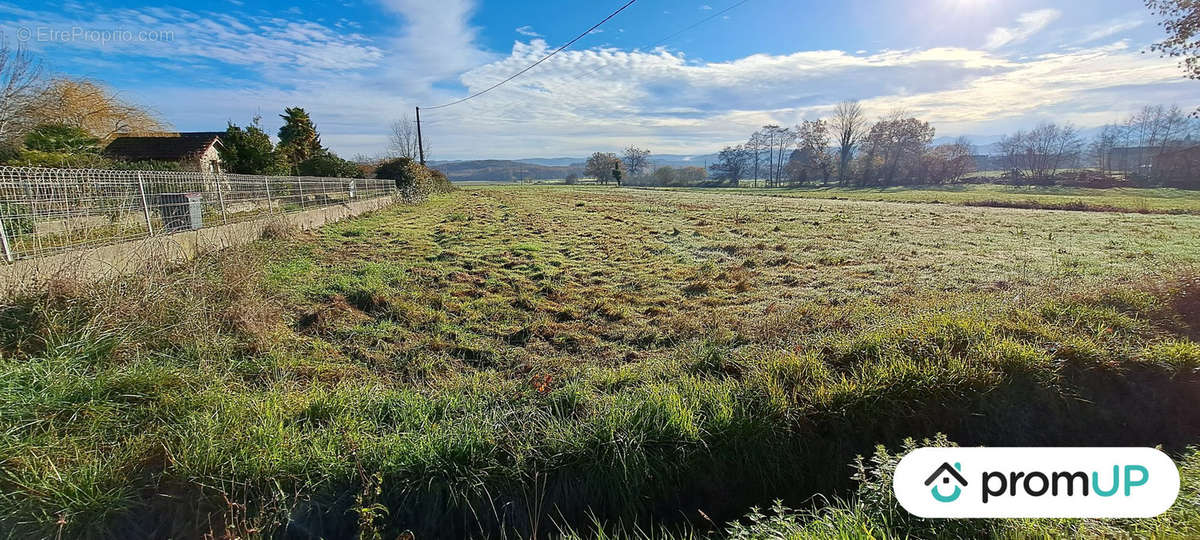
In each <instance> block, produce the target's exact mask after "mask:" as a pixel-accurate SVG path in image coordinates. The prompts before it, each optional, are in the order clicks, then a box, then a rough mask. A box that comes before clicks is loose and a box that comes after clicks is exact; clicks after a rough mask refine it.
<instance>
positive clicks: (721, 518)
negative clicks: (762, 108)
mask: <svg viewBox="0 0 1200 540" xmlns="http://www.w3.org/2000/svg"><path fill="white" fill-rule="evenodd" d="M1009 189H1010V188H1000V187H995V186H973V187H971V188H965V189H963V190H936V189H919V190H910V191H905V190H899V189H894V190H770V191H761V192H754V191H752V190H749V189H741V190H736V191H730V190H708V191H697V190H686V191H682V190H680V191H675V190H651V189H616V188H612V187H607V188H605V187H574V188H572V187H564V186H484V187H472V188H469V189H463V190H460V191H457V192H455V193H452V194H449V195H445V196H438V197H436V198H434V199H433V200H431V201H429V202H428V203H425V204H421V205H417V206H397V207H394V208H391V209H388V210H385V211H381V212H377V213H374V214H371V215H368V216H364V217H361V218H357V219H353V220H349V221H345V222H341V223H338V224H334V225H331V226H327V227H325V228H323V229H321V230H319V231H317V232H315V233H299V232H289V231H276V232H274V233H272V238H270V239H266V240H263V241H261V242H258V243H256V244H255V245H253V246H252V247H251V248H249V249H247V250H244V251H237V252H229V253H224V254H220V255H215V256H212V257H208V258H205V259H203V260H202V261H200V262H198V263H197V264H196V265H194V266H189V267H186V268H183V269H179V270H178V271H175V272H173V273H171V274H169V275H166V276H160V277H156V278H153V279H138V278H131V279H127V280H122V281H121V282H119V283H112V284H106V285H104V286H100V287H89V286H81V285H78V284H73V283H71V282H66V281H64V282H56V283H55V284H54V285H53V287H51V288H50V289H49V290H47V291H41V292H38V293H36V294H27V295H21V296H14V297H12V298H10V299H8V301H7V302H6V307H4V309H3V310H0V353H2V356H0V462H2V463H3V472H2V473H0V530H7V531H11V532H13V534H14V535H16V536H53V535H56V534H59V533H64V534H65V535H67V536H88V535H92V536H100V535H113V536H123V535H145V536H159V537H162V536H172V535H174V536H191V535H189V534H185V533H187V532H193V533H194V532H195V531H197V530H200V531H203V532H211V533H212V534H213V535H214V536H221V535H225V536H230V537H232V536H256V535H267V536H269V535H272V534H275V533H279V532H280V531H282V530H284V529H287V530H288V531H289V532H291V533H293V534H297V535H314V536H325V537H348V536H354V535H356V534H359V533H364V534H366V535H367V536H370V534H371V533H373V532H379V533H380V534H381V535H382V537H385V538H395V537H400V536H401V535H402V534H403V533H404V532H405V531H412V532H415V533H416V537H417V538H437V537H462V536H488V535H490V536H492V537H499V536H501V534H502V533H505V532H507V534H508V535H509V536H512V537H533V536H543V537H544V536H554V535H556V534H558V533H561V532H566V533H570V534H577V535H580V536H588V535H590V534H592V533H593V532H594V531H593V529H594V527H596V526H597V525H598V526H600V527H602V528H604V529H606V530H607V531H609V532H611V533H613V534H616V535H622V534H631V533H633V532H637V531H641V532H646V531H650V532H654V531H657V530H658V527H660V526H661V527H665V529H664V530H663V534H664V535H674V534H680V535H689V534H690V535H709V534H711V535H714V536H721V535H722V534H724V533H722V531H724V530H725V527H726V525H725V523H726V522H727V521H729V520H733V519H737V518H739V517H741V516H743V515H745V514H746V512H748V511H749V508H750V507H751V506H754V505H758V506H760V507H767V506H770V505H771V501H772V500H774V499H782V500H783V501H784V503H786V505H788V506H790V507H791V508H796V509H799V510H788V509H786V508H780V509H779V510H778V512H777V514H778V515H775V516H774V517H771V518H769V519H767V518H763V519H759V520H757V521H754V520H751V521H743V522H742V523H741V525H730V527H733V528H734V529H735V530H733V531H731V532H730V534H734V533H736V534H741V533H746V534H747V535H749V534H751V533H752V534H758V535H761V536H762V537H779V536H787V535H792V536H795V537H811V536H840V537H876V538H878V537H888V536H900V537H904V536H912V537H930V538H934V537H945V536H948V535H954V536H962V537H979V536H1006V537H1029V536H1047V535H1048V536H1056V537H1058V536H1065V537H1071V536H1121V535H1134V536H1145V535H1150V534H1156V535H1160V536H1167V537H1189V536H1195V535H1197V534H1200V515H1198V513H1197V509H1196V508H1195V506H1194V501H1195V500H1196V497H1200V457H1197V454H1196V453H1195V452H1194V451H1192V450H1187V447H1188V446H1189V445H1194V444H1197V443H1200V397H1198V396H1200V346H1198V345H1197V344H1196V342H1195V341H1194V340H1195V339H1196V337H1197V336H1198V335H1200V281H1197V280H1196V278H1195V276H1196V275H1197V272H1196V271H1197V269H1200V216H1196V215H1156V214H1124V213H1109V212H1061V211H1043V210H1013V209H1007V208H981V207H968V206H957V205H947V204H923V202H931V201H932V200H934V199H936V200H938V201H942V202H948V203H949V202H964V201H970V200H974V199H975V198H982V199H990V198H995V197H999V196H1001V195H1003V194H1007V195H1011V196H1014V197H1040V198H1050V197H1088V198H1090V199H1089V200H1092V199H1094V200H1096V201H1097V202H1105V203H1106V204H1132V203H1133V202H1134V201H1148V202H1146V204H1153V205H1158V206H1155V207H1156V208H1189V209H1190V208H1200V204H1197V201H1196V199H1195V198H1194V197H1192V196H1191V194H1188V193H1185V192H1173V191H1170V190H1150V191H1147V192H1137V193H1133V192H1126V191H1121V192H1109V193H1107V194H1101V193H1099V192H1094V191H1092V190H1070V191H1066V192H1056V191H1053V190H1037V191H1032V190H1030V191H1021V190H1012V191H1008V190H1009ZM760 193H768V194H770V195H771V196H763V195H761V194H760ZM832 197H838V198H839V200H832ZM871 198H887V199H889V200H891V201H905V202H910V203H914V204H897V203H896V202H873V201H870V200H864V199H871ZM840 199H854V200H840ZM1130 396H1136V399H1131V398H1130ZM939 433H942V434H945V435H946V436H947V437H949V440H951V441H955V442H957V443H960V444H964V445H974V444H992V445H1135V446H1147V445H1157V444H1162V445H1164V448H1166V449H1167V450H1168V451H1169V452H1171V453H1172V454H1173V455H1174V456H1176V457H1178V458H1180V459H1181V462H1183V463H1185V465H1186V468H1185V471H1184V477H1185V492H1184V494H1183V495H1182V496H1181V498H1180V500H1179V503H1178V504H1177V505H1176V508H1175V509H1173V510H1172V512H1171V513H1169V514H1167V515H1166V516H1164V517H1161V518H1158V519H1154V520H1124V521H1119V522H1115V521H1114V522H1106V521H1096V520H1090V521H1082V520H1057V521H1039V522H1028V521H1013V520H1009V521H1004V520H992V521H965V522H956V523H949V522H944V521H937V522H935V521H924V520H916V519H914V518H911V517H908V516H907V515H906V514H904V513H903V511H901V510H898V509H897V508H896V507H895V504H894V501H890V500H889V499H887V498H886V496H884V495H880V494H882V493H885V492H887V491H888V488H887V486H886V482H887V480H886V478H887V477H886V473H887V464H888V463H889V459H890V458H889V457H888V456H882V457H881V458H880V463H882V464H883V465H881V466H879V467H876V466H874V465H871V464H870V463H868V464H867V465H865V466H864V467H866V468H867V469H865V470H867V471H868V473H867V474H866V477H867V480H868V481H867V482H866V483H864V484H861V485H859V484H856V483H855V482H852V481H851V478H850V477H851V475H852V474H853V473H854V469H853V468H851V466H850V465H851V463H852V462H853V460H854V457H855V456H856V455H859V454H865V455H870V454H871V453H872V452H873V451H874V450H875V446H876V445H886V446H887V447H889V448H891V449H892V450H898V449H899V448H900V447H901V446H902V444H903V440H904V439H905V438H907V437H916V438H923V437H934V436H935V435H937V434H939ZM875 473H880V474H883V476H875ZM856 485H859V486H860V487H859V488H858V489H857V490H856V489H855V486H856ZM864 486H865V487H864ZM818 493H820V494H824V495H826V496H828V497H830V498H828V499H826V498H819V499H812V498H811V497H812V495H814V494H818ZM839 497H840V499H839ZM881 497H882V498H881ZM813 501H818V502H817V503H814V502H813ZM822 501H830V504H828V505H825V504H824V503H823V502H822ZM889 501H890V502H889ZM813 504H818V507H816V508H813V507H812V505H813ZM747 527H749V528H747ZM138 533H141V534H138ZM772 535H774V536H772ZM746 537H749V536H746Z"/></svg>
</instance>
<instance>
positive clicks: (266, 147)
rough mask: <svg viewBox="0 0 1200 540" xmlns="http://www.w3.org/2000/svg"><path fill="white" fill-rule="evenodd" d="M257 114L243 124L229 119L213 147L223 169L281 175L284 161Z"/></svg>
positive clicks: (285, 162)
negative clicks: (217, 153)
mask: <svg viewBox="0 0 1200 540" xmlns="http://www.w3.org/2000/svg"><path fill="white" fill-rule="evenodd" d="M260 120H261V118H258V117H255V118H254V123H252V124H250V125H249V126H246V127H245V128H242V127H239V126H238V125H236V124H234V123H233V122H230V123H229V127H228V128H227V129H226V130H225V135H224V136H223V137H221V144H220V146H218V147H217V151H218V152H220V154H221V161H222V163H223V165H224V168H225V170H226V171H228V172H231V173H236V174H265V175H283V174H287V173H288V168H289V167H288V164H287V161H286V160H285V159H284V158H283V156H281V155H280V154H279V152H277V151H276V149H275V145H273V144H271V136H270V135H267V133H266V132H265V131H263V130H262V127H261V126H259V122H260Z"/></svg>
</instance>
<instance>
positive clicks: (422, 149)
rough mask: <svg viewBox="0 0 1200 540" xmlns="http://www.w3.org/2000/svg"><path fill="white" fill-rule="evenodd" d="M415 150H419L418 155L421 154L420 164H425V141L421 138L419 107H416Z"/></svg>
mask: <svg viewBox="0 0 1200 540" xmlns="http://www.w3.org/2000/svg"><path fill="white" fill-rule="evenodd" d="M410 133H411V132H410ZM417 152H419V153H420V156H421V165H424V164H425V141H424V140H422V139H421V108H420V107H417Z"/></svg>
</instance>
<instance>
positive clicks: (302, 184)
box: [296, 176, 304, 208]
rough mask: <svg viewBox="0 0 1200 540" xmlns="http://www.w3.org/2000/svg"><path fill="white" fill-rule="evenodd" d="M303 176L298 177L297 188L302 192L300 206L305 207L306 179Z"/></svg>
mask: <svg viewBox="0 0 1200 540" xmlns="http://www.w3.org/2000/svg"><path fill="white" fill-rule="evenodd" d="M301 178H303V177H302V176H297V177H296V189H297V190H298V191H299V192H300V208H304V181H303V180H301Z"/></svg>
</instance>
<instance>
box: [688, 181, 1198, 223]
mask: <svg viewBox="0 0 1200 540" xmlns="http://www.w3.org/2000/svg"><path fill="white" fill-rule="evenodd" d="M687 191H692V190H691V189H688V190H687ZM704 191H707V192H710V193H739V194H746V195H760V196H771V197H799V198H808V199H846V200H855V201H885V202H911V203H931V204H950V205H960V206H985V207H998V208H1025V209H1035V210H1075V211H1085V212H1086V211H1094V212H1125V213H1143V214H1192V215H1200V197H1198V196H1197V194H1196V192H1195V191H1189V190H1184V189H1173V188H1106V189H1098V188H1086V187H1072V186H1016V185H1006V184H946V185H919V186H894V187H841V186H836V185H834V186H824V187H822V186H799V187H788V188H782V189H780V188H763V187H755V186H754V183H753V182H750V181H746V180H743V181H742V186H741V187H739V188H737V189H733V190H731V189H728V188H710V189H706V190H704Z"/></svg>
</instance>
